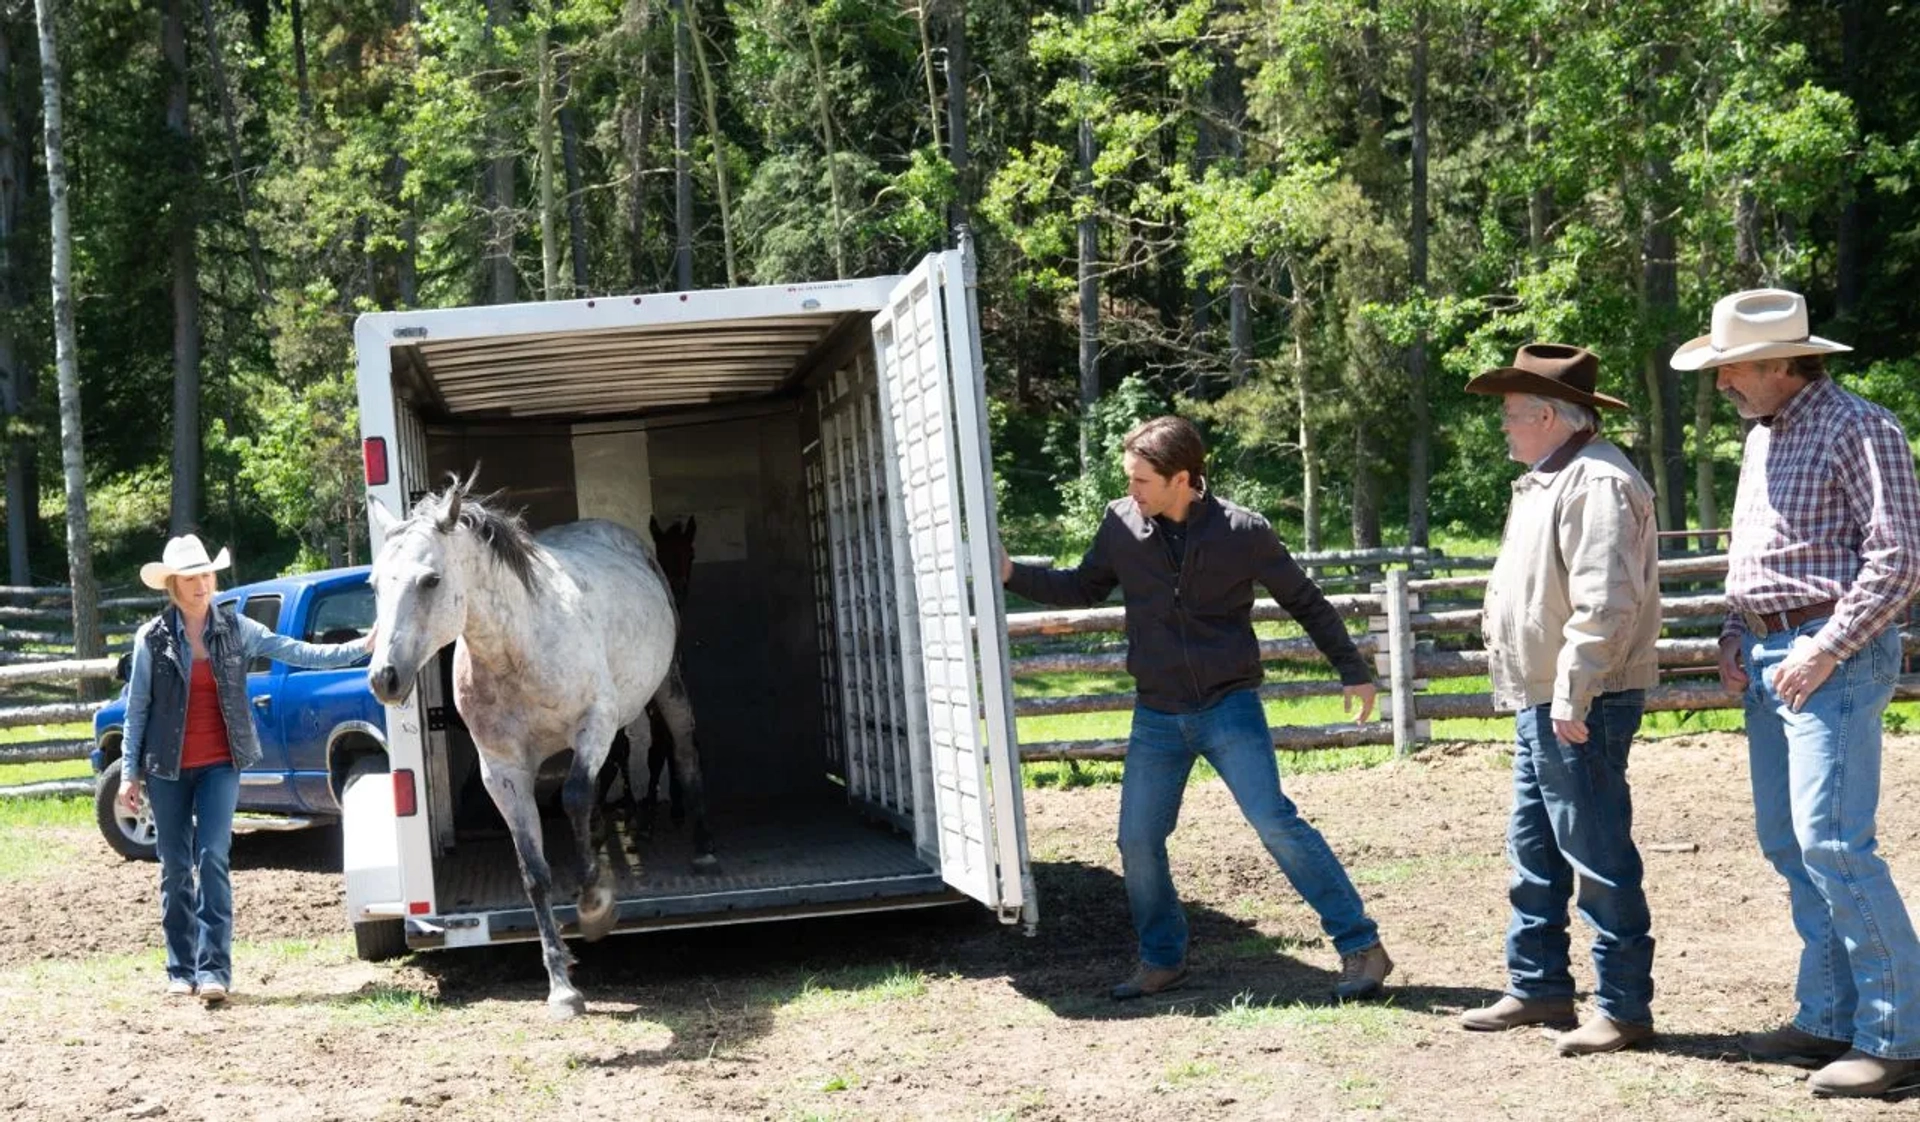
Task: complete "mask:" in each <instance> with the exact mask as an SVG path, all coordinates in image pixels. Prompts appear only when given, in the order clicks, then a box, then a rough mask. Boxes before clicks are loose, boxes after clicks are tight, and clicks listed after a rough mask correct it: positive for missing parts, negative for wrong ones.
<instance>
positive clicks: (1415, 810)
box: [0, 734, 1920, 1122]
mask: <svg viewBox="0 0 1920 1122" xmlns="http://www.w3.org/2000/svg"><path fill="white" fill-rule="evenodd" d="M1505 767H1506V765H1505V758H1504V754H1503V753H1502V752H1501V750H1500V749H1499V748H1498V746H1494V745H1486V744H1462V745H1448V746H1439V747H1436V748H1434V749H1432V750H1430V751H1429V752H1427V753H1425V754H1424V755H1423V756H1421V757H1419V758H1416V759H1414V760H1410V761H1405V762H1401V763H1396V764H1391V765H1387V766H1384V767H1379V768H1374V769H1370V770H1355V771H1345V772H1338V773H1331V774H1319V775H1306V776H1300V777H1296V778H1291V779H1289V780H1288V782H1287V788H1288V790H1289V792H1290V793H1291V794H1292V795H1293V797H1294V798H1295V799H1296V801H1298V802H1299V803H1300V805H1301V806H1302V808H1303V809H1304V810H1305V812H1306V813H1307V814H1308V816H1309V817H1310V818H1311V819H1313V820H1314V821H1315V822H1316V823H1317V824H1318V825H1319V826H1320V827H1321V829H1322V830H1323V832H1324V833H1325V834H1326V835H1327V837H1328V838H1329V839H1330V841H1331V842H1332V843H1333V846H1334V848H1335V849H1336V850H1337V851H1338V852H1339V853H1340V854H1341V855H1342V857H1343V858H1344V859H1345V860H1346V862H1347V864H1348V867H1349V868H1350V869H1351V870H1352V872H1353V874H1354V877H1355V879H1356V881H1357V882H1359V884H1360V887H1361V891H1362V893H1363V894H1364V895H1365V896H1366V897H1367V899H1368V901H1369V905H1370V908H1371V910H1372V911H1373V912H1374V914H1375V915H1376V916H1377V918H1378V919H1379V921H1380V924H1381V928H1382V931H1383V934H1384V936H1385V939H1386V942H1387V945H1388V947H1389V948H1390V950H1391V952H1392V955H1393V957H1394V959H1395V961H1396V962H1397V963H1398V969H1397V970H1396V971H1395V973H1394V975H1393V978H1392V979H1391V980H1392V983H1393V996H1392V1000H1391V1001H1390V1002H1389V1003H1388V1004H1386V1005H1384V1006H1372V1007H1345V1008H1339V1007H1330V1006H1328V1005H1326V1004H1325V995H1326V993H1327V991H1328V989H1329V988H1330V985H1331V982H1332V978H1333V970H1334V968H1335V966H1336V963H1335V958H1334V955H1333V952H1332V950H1331V948H1330V946H1329V945H1328V944H1327V942H1326V940H1325V939H1324V938H1323V937H1322V936H1321V934H1320V932H1319V930H1318V926H1317V923H1316V921H1315V920H1314V918H1313V916H1312V914H1311V913H1310V912H1309V911H1308V909H1307V908H1306V907H1305V906H1304V905H1303V904H1302V903H1301V901H1300V900H1299V898H1298V897H1297V896H1296V895H1295V894H1294V893H1293V892H1292V891H1291V890H1290V889H1289V888H1288V886H1287V885H1286V883H1285V882H1284V880H1283V879H1282V878H1281V877H1280V876H1279V874H1278V873H1277V871H1276V870H1275V869H1274V868H1273V866H1272V864H1271V862H1270V861H1269V859H1268V858H1267V857H1266V855H1265V854H1264V852H1262V851H1261V850H1260V849H1259V848H1258V845H1257V843H1256V842H1255V841H1254V839H1253V837H1252V834H1251V831H1250V830H1248V829H1247V828H1246V827H1245V825H1244V823H1243V822H1241V820H1240V819H1239V817H1238V814H1237V812H1236V811H1235V810H1234V808H1233V806H1232V803H1231V800H1230V799H1229V797H1228V796H1227V794H1226V791H1225V790H1224V788H1222V787H1221V786H1219V784H1218V783H1217V782H1214V783H1207V784H1202V785H1198V786H1196V787H1195V788H1194V789H1193V790H1192V791H1191V792H1190V794H1189V797H1188V802H1187V808H1186V811H1185V814H1184V816H1183V821H1182V824H1181V828H1180V830H1179V832H1178V833H1176V834H1175V837H1174V841H1173V846H1172V848H1173V854H1174V862H1175V875H1176V878H1177V881H1178V883H1179V884H1180V885H1181V887H1182V890H1183V893H1184V895H1185V897H1186V899H1187V901H1188V905H1189V910H1190V914H1191V916H1192V920H1193V928H1194V949H1193V966H1194V968H1195V976H1196V981H1195V984H1194V985H1193V987H1192V988H1190V989H1187V990H1185V991H1182V992H1180V993H1179V994H1177V995H1168V996H1167V997H1165V998H1163V999H1160V1000H1149V1001H1146V1002H1140V1003H1132V1004H1127V1005H1117V1004H1115V1003H1113V1002H1111V1001H1109V1000H1107V999H1106V998H1105V996H1104V991H1105V988H1106V987H1107V985H1109V984H1110V983H1111V982H1113V981H1114V980H1115V979H1116V978H1117V976H1119V975H1120V974H1122V973H1124V972H1125V971H1126V969H1127V968H1128V966H1129V960H1130V955H1131V950H1132V938H1131V933H1130V931H1129V928H1128V925H1127V919H1126V910H1125V900H1124V897H1123V895H1122V892H1121V888H1120V879H1119V876H1118V861H1117V857H1116V855H1115V853H1114V849H1113V846H1112V843H1111V840H1110V839H1111V837H1112V834H1113V829H1114V823H1115V815H1116V811H1117V804H1118V798H1119V792H1118V789H1117V788H1114V787H1099V788H1088V789H1078V790H1039V791H1029V792H1028V794H1027V811H1028V820H1029V826H1030V832H1031V837H1032V844H1033V855H1034V868H1035V876H1036V878H1037V880H1038V885H1039V891H1040V900H1041V908H1042V921H1041V926H1040V929H1039V933H1038V934H1037V935H1036V936H1035V937H1033V938H1026V937H1023V936H1022V935H1021V934H1019V933H1018V932H1017V931H1015V930H1010V929H1004V928H1001V927H999V926H998V925H997V924H995V923H994V922H992V920H991V919H989V918H987V917H986V916H985V915H984V914H983V913H982V912H981V911H980V910H979V909H976V908H972V907H970V906H969V907H956V908H947V909H939V910H935V911H929V912H919V913H895V914H892V915H889V916H884V917H878V918H864V919H838V920H821V921H807V922H789V923H784V924H775V925H758V926H743V927H732V928H713V929H705V930H700V931H694V932H679V933H666V934H655V935H640V936H625V937H620V938H615V939H612V940H608V941H607V942H605V943H603V944H600V945H597V946H592V947H582V948H581V949H580V956H581V962H580V965H579V967H578V968H577V970H576V975H575V976H576V980H577V981H578V983H579V984H580V985H581V987H582V989H583V990H584V991H585V992H586V994H587V996H588V1001H589V1006H588V1014H587V1016H585V1017H583V1018H580V1019H578V1020H576V1021H573V1022H570V1023H564V1024H553V1023H549V1022H548V1021H547V1019H546V1016H545V1009H544V1001H543V999H544V996H545V981H544V975H543V974H542V973H541V971H540V967H539V962H538V956H537V954H536V953H535V950H534V948H533V946H532V945H528V944H522V945H518V946H513V947H504V948H496V949H490V950H484V951H456V952H445V953H436V954H427V955H417V956H413V957H411V958H409V959H405V960H402V961H401V962H399V963H393V964H382V965H370V964H365V963H361V962H358V961H356V960H355V959H354V958H353V956H352V953H351V946H350V942H349V941H348V940H347V939H346V938H344V937H343V935H342V932H341V926H342V921H341V916H342V903H341V885H340V878H339V875H338V872H337V861H338V858H337V852H338V844H339V840H338V837H337V835H336V834H332V833H330V832H328V831H313V832H308V833H305V834H271V833H268V834H253V835H247V836H244V837H242V838H240V839H239V840H238V841H237V843H236V851H235V862H236V871H235V881H236V896H237V904H236V909H237V916H238V921H237V922H238V937H239V939H240V940H241V945H240V946H239V947H238V949H237V955H236V958H237V965H236V971H237V977H236V984H237V990H238V992H237V996H236V999H235V1000H234V1001H233V1002H232V1004H231V1005H230V1006H229V1007H228V1008H226V1009H223V1010H220V1011H217V1012H208V1011H206V1010H203V1009H201V1008H199V1007H198V1006H197V1005H196V1004H193V1003H169V1002H168V1001H167V1000H166V999H164V998H163V997H162V996H161V995H160V986H161V973H162V972H161V970H160V965H159V964H160V956H159V951H158V949H157V947H158V939H159V926H158V921H157V909H156V905H155V879H156V878H155V870H154V868H153V867H152V866H150V865H134V864H128V863H124V862H121V861H119V860H117V859H113V858H111V857H110V855H108V854H107V852H106V851H105V848H104V846H103V845H102V844H101V843H100V842H99V841H98V839H97V838H94V837H92V836H91V835H89V834H86V833H84V832H80V831H47V832H46V833H45V836H44V838H43V839H41V840H42V841H43V842H44V844H45V845H46V846H48V847H50V848H51V849H52V850H53V851H55V852H56V853H58V854H59V856H60V858H61V859H60V860H59V861H58V862H56V863H54V864H52V865H50V866H48V867H46V868H44V869H43V870H42V871H40V872H37V873H33V874H30V875H28V876H26V877H25V878H23V879H15V880H13V881H10V882H4V883H0V895H4V899H0V1116H5V1117H8V1118H21V1119H33V1120H42V1119H44V1120H47V1122H55V1120H66V1119H75V1120H78V1119H96V1118H166V1119H170V1120H179V1119H195V1120H197V1119H220V1120H223V1122H224V1120H230V1119H255V1118H258V1119H275V1120H281V1119H284V1120H296V1119H297V1120H308V1119H313V1120H318V1119H339V1120H343V1122H344V1120H349V1119H352V1120H358V1119H416V1118H417V1119H426V1118H435V1119H447V1118H454V1119H501V1120H505V1119H515V1120H519V1119H539V1118H580V1117H593V1116H597V1115H600V1114H605V1115H607V1116H609V1117H617V1118H622V1119H643V1118H673V1119H706V1118H724V1119H733V1118H746V1119H789V1118H794V1119H798V1118H817V1119H825V1118H847V1119H853V1118H876V1119H894V1118H929V1119H968V1118H972V1119H988V1118H1000V1119H1016V1118H1017V1119H1102V1120H1104V1119H1130V1118H1162V1117H1180V1118H1186V1119H1212V1118H1303V1119H1311V1118H1347V1117H1379V1118H1419V1119H1441V1120H1446V1119H1482V1118H1552V1119H1564V1120H1571V1119H1587V1118H1591V1119H1607V1120H1609V1122H1614V1120H1617V1119H1621V1118H1652V1119H1679V1120H1687V1119H1702V1120H1704V1119H1783V1120H1784V1119H1799V1118H1806V1119H1815V1118H1820V1119H1828V1118H1835V1119H1856V1118H1877V1117H1882V1116H1885V1117H1909V1118H1910V1117H1914V1116H1915V1114H1914V1111H1915V1107H1914V1106H1913V1105H1912V1104H1911V1103H1907V1104H1887V1103H1842V1104H1828V1103H1816V1102H1815V1100H1813V1099H1812V1098H1811V1097H1810V1096H1809V1094H1808V1092H1807V1090H1806V1087H1805V1084H1804V1082H1803V1073H1800V1072H1797V1071H1794V1070H1792V1069H1787V1068H1774V1067H1765V1066H1761V1065H1756V1064H1753V1063H1749V1062H1746V1061H1745V1060H1743V1059H1740V1058H1738V1057H1737V1056H1736V1054H1735V1052H1734V1050H1733V1047H1732V1045H1733V1038H1734V1036H1735V1034H1737V1033H1739V1032H1741V1031H1744V1030H1748V1029H1752V1028H1755V1027H1766V1026H1771V1025H1773V1024H1776V1023H1778V1022H1780V1021H1781V1020H1782V1019H1784V1018H1785V1017H1786V1016H1787V1015H1788V1014H1789V1013H1790V1011H1791V1001H1790V992H1789V987H1790V981H1791V978H1792V973H1793V963H1794V960H1795V956H1796V953H1797V952H1796V946H1797V944H1796V942H1795V939H1794V937H1793V933H1792V930H1791V928H1790V926H1789V923H1788V915H1787V905H1786V895H1785V890H1784V887H1783V886H1782V884H1781V882H1780V881H1779V880H1778V878H1777V877H1775V876H1774V874H1773V872H1772V871H1771V870H1770V869H1769V868H1767V867H1766V865H1765V863H1764V862H1763V861H1762V859H1761V857H1760V855H1759V853H1758V852H1757V849H1756V847H1755V844H1754V842H1753V838H1752V832H1751V831H1752V827H1751V812H1750V807H1749V803H1748V794H1747V780H1746V774H1745V773H1746V764H1745V751H1744V743H1743V741H1742V740H1741V739H1740V738H1739V737H1737V736H1727V735H1720V734H1715V735H1705V736H1695V737H1677V738H1671V739H1667V740H1663V741H1656V742H1652V743H1647V744H1643V745H1642V746H1641V747H1640V748H1639V749H1638V752H1637V755H1636V757H1635V760H1634V764H1633V779H1634V783H1635V789H1636V792H1637V795H1638V801H1639V806H1638V808H1637V810H1638V813H1637V823H1636V835H1637V837H1638V839H1639V840H1640V842H1641V843H1642V845H1643V846H1649V845H1651V844H1658V843H1666V844H1669V845H1671V844H1672V843H1691V844H1692V845H1693V846H1695V847H1696V848H1695V849H1693V850H1691V851H1685V852H1667V851H1659V852H1651V851H1650V852H1648V853H1647V854H1646V861H1647V866H1648V878H1647V879H1648V888H1649V893H1650V896H1651V901H1652V908H1653V915H1654V930H1655V935H1656V937H1657V939H1658V943H1659V948H1658V958H1657V964H1656V984H1657V985H1658V987H1659V992H1658V995H1657V997H1656V1004H1655V1013H1656V1016H1657V1018H1658V1020H1659V1027H1660V1029H1661V1036H1660V1037H1659V1039H1658V1041H1657V1042H1656V1043H1655V1044H1654V1045H1653V1046H1651V1047H1650V1048H1648V1049H1646V1050H1644V1051H1639V1052H1630V1053H1623V1054H1619V1055H1613V1056H1604V1057H1597V1058H1592V1059H1587V1060H1562V1059H1558V1058H1556V1057H1555V1055H1554V1054H1553V1052H1552V1047H1551V1040H1550V1039H1549V1037H1548V1036H1547V1034H1545V1033H1544V1032H1539V1031H1526V1032H1515V1033H1509V1034H1505V1035H1501V1036H1480V1035H1472V1034H1468V1033H1465V1032H1462V1031H1460V1030H1459V1029H1458V1028H1457V1027H1455V1021H1456V1016H1457V1014H1458V1013H1459V1011H1460V1010H1461V1009H1462V1008H1465V1007H1469V1006H1474V1005H1479V1004H1482V1003H1484V1002H1486V1001H1489V1000H1491V999H1492V998H1493V997H1495V996H1496V994H1497V991H1498V990H1499V988H1500V986H1501V985H1502V983H1503V980H1504V979H1503V972H1502V967H1501V937H1502V932H1503V931H1504V928H1505V923H1506V901H1505V882H1506V871H1505V861H1504V857H1503V856H1502V830H1503V825H1504V821H1505V812H1506V804H1507V798H1508V790H1507V774H1506V770H1505ZM1881 805H1882V815H1881V823H1880V840H1881V846H1882V852H1883V853H1884V854H1885V855H1886V857H1887V858H1888V860H1890V861H1891V862H1892V864H1893V866H1894V869H1895V873H1896V875H1897V876H1898V877H1899V878H1900V880H1901V882H1902V883H1903V884H1905V885H1906V886H1907V887H1908V891H1909V893H1912V892H1914V891H1916V890H1917V889H1920V810H1916V808H1917V807H1920V740H1916V739H1915V738H1905V739H1896V740H1893V741H1891V742H1890V743H1889V746H1888V750H1887V769H1886V781H1885V790H1884V794H1883V797H1882V803H1881ZM1574 930H1575V945H1576V950H1577V952H1581V953H1577V955H1576V970H1577V971H1578V972H1579V973H1578V977H1580V979H1581V981H1582V984H1583V985H1585V984H1586V983H1587V982H1588V981H1589V980H1590V978H1591V972H1590V970H1589V969H1588V967H1587V964H1586V962H1585V959H1584V953H1583V951H1584V946H1585V943H1586V939H1587V932H1586V930H1585V929H1584V928H1583V927H1582V926H1581V925H1580V924H1579V923H1578V921H1577V920H1576V921H1575V925H1574Z"/></svg>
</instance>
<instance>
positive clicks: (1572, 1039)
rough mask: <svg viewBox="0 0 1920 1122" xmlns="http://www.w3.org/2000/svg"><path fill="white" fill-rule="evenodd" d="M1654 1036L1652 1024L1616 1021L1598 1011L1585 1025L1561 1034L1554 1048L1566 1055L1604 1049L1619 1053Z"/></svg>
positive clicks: (1597, 1053)
mask: <svg viewBox="0 0 1920 1122" xmlns="http://www.w3.org/2000/svg"><path fill="white" fill-rule="evenodd" d="M1652 1036H1653V1026H1652V1025H1636V1024H1633V1023H1632V1022H1629V1021H1616V1020H1614V1019H1613V1018H1612V1017H1608V1016H1605V1015H1604V1014H1599V1013H1596V1014H1594V1017H1593V1019H1592V1020H1590V1021H1588V1022H1587V1023H1586V1024H1584V1025H1581V1026H1580V1027H1579V1028H1577V1029H1574V1030H1573V1031H1572V1032H1565V1033H1561V1034H1560V1039H1559V1040H1557V1041H1555V1042H1554V1045H1553V1048H1554V1051H1556V1052H1558V1053H1560V1054H1561V1055H1563V1056H1596V1055H1599V1054H1600V1053H1602V1052H1618V1051H1619V1050H1620V1049H1622V1048H1631V1047H1633V1046H1634V1045H1635V1044H1638V1043H1640V1042H1641V1041H1643V1040H1646V1039H1649V1038H1650V1037H1652Z"/></svg>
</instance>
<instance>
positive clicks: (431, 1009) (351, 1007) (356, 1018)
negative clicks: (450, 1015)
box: [335, 982, 440, 1025]
mask: <svg viewBox="0 0 1920 1122" xmlns="http://www.w3.org/2000/svg"><path fill="white" fill-rule="evenodd" d="M335 1012H336V1014H337V1015H338V1016H339V1017H340V1019H341V1020H344V1021H349V1022H353V1023H356V1024H377V1025H390V1024H397V1023H404V1022H412V1021H421V1020H425V1019H427V1018H429V1017H432V1016H434V1015H435V1014H437V1013H439V1012H440V1003H439V1002H438V1001H436V1000H434V999H433V998H432V997H430V996H428V995H427V994H424V993H421V992H419V991H418V990H410V989H407V988H405V987H403V986H393V985H388V984H386V983H384V982H379V983H375V984H374V985H371V986H368V987H367V988H366V989H363V990H361V991H360V992H359V993H355V994H349V995H347V996H346V997H343V998H340V999H338V1001H337V1002H336V1004H335Z"/></svg>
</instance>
